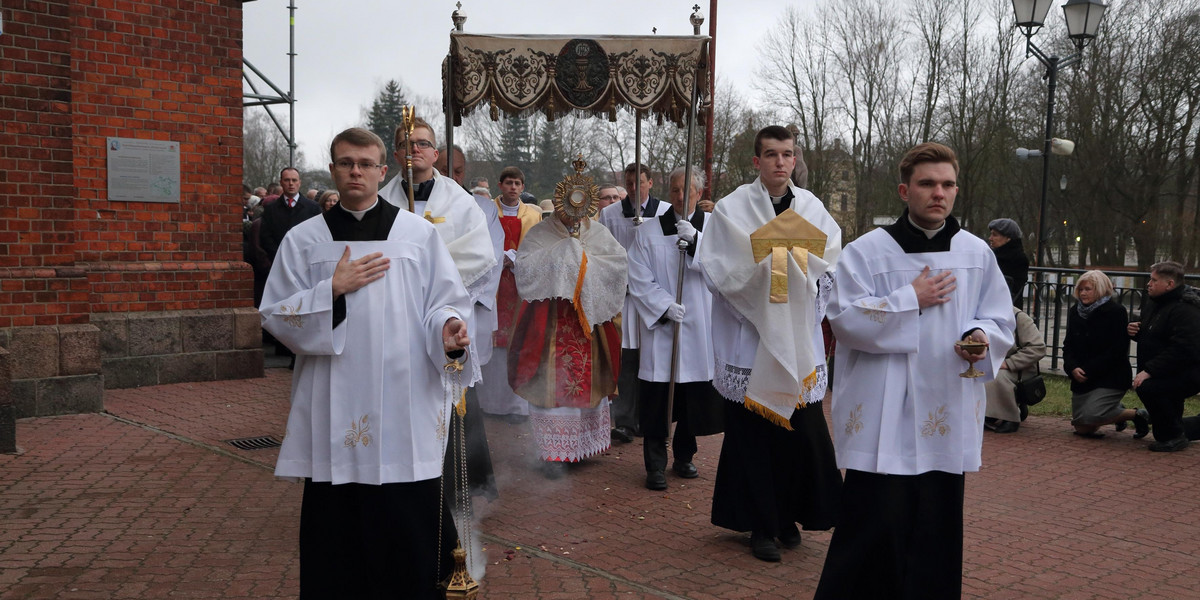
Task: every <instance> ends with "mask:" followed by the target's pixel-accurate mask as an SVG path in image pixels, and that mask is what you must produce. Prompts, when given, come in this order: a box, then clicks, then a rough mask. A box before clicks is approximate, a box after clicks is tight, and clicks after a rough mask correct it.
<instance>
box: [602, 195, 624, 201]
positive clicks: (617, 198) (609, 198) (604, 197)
mask: <svg viewBox="0 0 1200 600" xmlns="http://www.w3.org/2000/svg"><path fill="white" fill-rule="evenodd" d="M600 199H601V200H620V199H621V197H620V196H618V195H616V194H611V195H608V196H600Z"/></svg>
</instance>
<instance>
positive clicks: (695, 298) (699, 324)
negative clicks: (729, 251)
mask: <svg viewBox="0 0 1200 600" xmlns="http://www.w3.org/2000/svg"><path fill="white" fill-rule="evenodd" d="M671 214H672V215H673V214H674V213H673V212H672V213H671ZM700 214H702V215H703V218H704V219H705V222H707V220H708V217H709V215H708V213H705V212H703V211H700ZM636 232H637V233H636V238H635V239H634V242H633V244H632V246H630V248H629V296H630V297H631V298H632V299H633V305H634V307H635V308H636V310H637V312H635V313H630V314H627V315H625V318H626V319H628V320H629V321H632V322H635V323H636V324H637V326H638V329H639V331H640V335H641V349H642V352H641V357H640V358H639V360H640V363H641V364H640V365H639V369H638V378H640V379H643V380H645V381H655V382H667V381H670V380H671V347H672V346H673V345H674V339H675V327H676V325H675V323H673V322H670V321H668V322H667V323H660V322H659V319H660V318H661V317H662V316H663V314H664V313H666V311H667V308H668V307H669V306H671V304H674V303H675V292H676V290H677V286H678V284H679V261H680V256H681V254H680V252H679V247H678V246H677V245H676V243H677V242H678V241H679V236H678V235H676V234H671V235H664V234H663V228H662V222H661V220H660V219H648V220H647V221H646V222H645V223H643V224H642V225H640V226H639V227H638V228H637V230H636ZM703 237H704V231H703V230H702V229H701V230H700V231H697V232H696V240H695V242H694V243H697V244H698V243H699V242H700V240H701V239H702V238H703ZM682 257H683V260H684V261H685V263H684V264H685V267H684V275H683V302H682V304H683V306H684V308H685V311H686V312H685V315H684V319H683V323H682V324H681V325H680V326H681V327H682V329H681V331H680V332H679V353H680V357H679V372H678V373H677V375H676V378H675V382H676V383H687V382H692V381H710V380H712V376H713V342H712V327H711V325H712V322H711V319H712V292H710V291H709V290H708V286H706V285H705V284H704V277H703V275H701V274H700V271H699V268H698V267H697V264H696V261H695V259H694V258H693V257H691V256H688V254H687V253H686V252H685V253H683V254H682Z"/></svg>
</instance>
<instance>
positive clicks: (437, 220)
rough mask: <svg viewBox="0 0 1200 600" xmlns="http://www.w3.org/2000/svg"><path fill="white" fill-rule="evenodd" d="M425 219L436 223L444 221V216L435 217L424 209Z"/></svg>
mask: <svg viewBox="0 0 1200 600" xmlns="http://www.w3.org/2000/svg"><path fill="white" fill-rule="evenodd" d="M425 220H426V221H429V222H430V223H433V224H435V225H436V224H438V223H445V222H446V217H435V216H433V213H431V212H429V211H425Z"/></svg>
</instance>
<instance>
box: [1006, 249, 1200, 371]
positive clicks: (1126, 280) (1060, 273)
mask: <svg viewBox="0 0 1200 600" xmlns="http://www.w3.org/2000/svg"><path fill="white" fill-rule="evenodd" d="M1086 272H1087V271H1085V270H1082V269H1053V268H1041V267H1030V268H1029V279H1030V280H1029V282H1028V283H1026V284H1025V291H1024V293H1023V295H1024V297H1023V298H1022V299H1021V310H1024V311H1025V312H1026V313H1027V314H1028V315H1029V316H1030V317H1032V318H1033V322H1034V323H1035V324H1036V325H1037V327H1038V330H1040V331H1041V332H1042V337H1043V339H1044V340H1045V341H1046V359H1047V360H1049V363H1050V364H1049V367H1050V369H1052V370H1055V371H1061V370H1062V366H1061V364H1062V343H1063V339H1065V338H1066V335H1067V316H1068V315H1069V314H1070V313H1069V312H1067V311H1069V310H1073V309H1074V307H1075V303H1076V302H1078V300H1076V299H1075V296H1074V292H1075V282H1076V281H1077V280H1078V279H1079V276H1080V275H1083V274H1084V273H1086ZM1104 274H1105V275H1108V277H1109V279H1111V280H1112V282H1113V288H1114V290H1115V292H1114V294H1113V299H1112V300H1110V302H1120V303H1121V304H1122V305H1124V306H1125V310H1127V311H1128V312H1129V320H1130V321H1136V320H1138V318H1139V315H1140V314H1141V311H1142V307H1143V306H1145V304H1146V298H1147V297H1148V296H1147V295H1146V281H1147V280H1149V279H1150V274H1149V273H1141V272H1132V271H1105V272H1104ZM1185 280H1186V282H1187V283H1188V284H1189V285H1192V286H1200V275H1188V276H1187V277H1186V278H1185ZM1129 352H1130V360H1129V363H1130V364H1131V365H1134V366H1136V365H1137V344H1136V343H1134V344H1132V345H1131V346H1130V348H1129ZM1044 364H1045V363H1044V362H1043V365H1044Z"/></svg>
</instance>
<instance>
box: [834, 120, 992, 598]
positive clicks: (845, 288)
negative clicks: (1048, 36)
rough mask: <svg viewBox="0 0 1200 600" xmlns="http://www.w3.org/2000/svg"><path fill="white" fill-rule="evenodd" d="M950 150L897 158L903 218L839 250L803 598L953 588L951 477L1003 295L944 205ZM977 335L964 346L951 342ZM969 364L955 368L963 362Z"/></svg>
mask: <svg viewBox="0 0 1200 600" xmlns="http://www.w3.org/2000/svg"><path fill="white" fill-rule="evenodd" d="M957 179H958V161H957V159H956V158H955V156H954V151H953V150H951V149H950V148H947V147H946V146H943V145H941V144H936V143H925V144H921V145H919V146H916V147H915V148H913V149H912V150H910V151H909V152H908V154H906V155H905V156H904V158H903V159H902V160H901V162H900V181H901V183H900V188H899V191H900V199H901V200H902V201H904V203H905V204H906V206H907V208H906V210H905V211H904V214H902V215H901V216H900V218H899V219H898V220H897V221H896V222H895V223H893V224H892V225H888V226H886V227H882V228H880V229H876V230H874V231H871V232H869V233H867V234H866V235H864V236H862V237H860V238H858V239H857V240H855V241H853V242H851V243H850V244H849V245H847V246H846V248H845V250H844V251H843V252H842V258H841V261H840V263H839V266H838V274H837V279H836V283H835V286H834V294H833V299H832V300H831V301H830V303H829V311H828V314H829V322H830V325H831V326H832V328H833V332H834V334H835V335H836V336H837V340H838V343H837V352H836V360H837V377H836V378H835V380H834V386H833V407H832V409H833V410H832V414H833V418H832V423H833V434H834V439H835V441H836V448H837V458H838V466H839V467H841V468H844V469H846V481H845V486H844V487H843V489H842V506H841V510H840V511H839V513H838V521H837V528H836V529H835V530H834V533H833V539H832V541H831V542H830V546H829V553H828V554H827V556H826V560H825V568H824V571H823V572H822V574H821V582H820V584H819V586H818V588H817V594H816V597H817V598H823V599H833V598H912V599H916V598H921V599H930V598H959V597H960V595H961V593H962V552H963V546H962V541H963V490H964V488H963V483H964V475H963V473H965V472H968V471H978V470H979V466H980V462H981V461H980V449H981V444H982V440H983V418H984V413H985V409H986V404H987V398H986V394H985V390H984V384H985V383H986V382H988V381H990V380H992V379H993V377H994V376H995V374H996V372H997V370H998V369H999V368H1000V365H1001V364H1002V363H1003V361H1004V356H1005V354H1006V352H1007V351H1008V347H1009V346H1010V345H1012V342H1013V329H1014V327H1015V326H1016V322H1015V320H1014V318H1013V311H1012V306H1011V304H1012V301H1011V299H1010V296H1009V293H1008V286H1007V284H1006V283H1005V281H1004V275H1003V274H1002V273H1001V272H1000V268H999V267H998V266H997V264H996V258H995V255H994V254H993V253H992V251H991V249H990V248H989V247H988V245H987V243H986V242H984V241H983V240H982V239H980V238H978V237H976V236H975V235H973V234H971V233H969V232H967V231H965V230H963V229H961V228H960V226H959V224H958V221H957V220H956V219H955V218H954V217H953V216H951V215H950V212H951V211H952V210H953V209H954V199H955V196H956V194H957V192H958V186H957ZM967 339H971V340H974V341H978V342H987V343H989V344H990V346H989V347H988V348H987V349H986V353H985V354H979V355H974V356H973V355H970V354H967V353H966V352H965V351H964V350H963V349H961V348H959V347H957V346H956V344H955V343H956V342H958V341H960V340H967ZM969 362H970V363H973V364H974V366H975V368H976V369H978V370H981V371H982V373H983V375H982V376H979V377H976V378H965V377H960V376H959V374H960V373H962V372H964V371H965V370H966V369H967V365H968V363H969Z"/></svg>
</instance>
